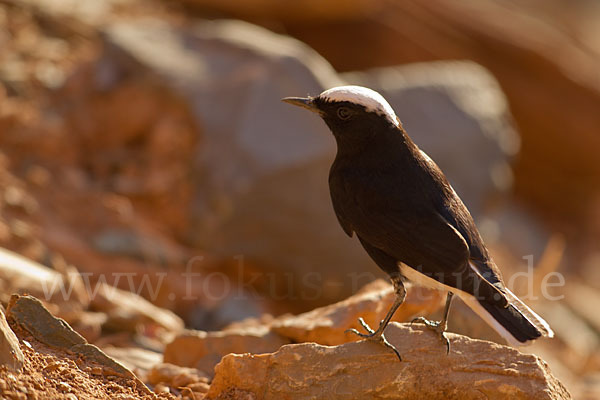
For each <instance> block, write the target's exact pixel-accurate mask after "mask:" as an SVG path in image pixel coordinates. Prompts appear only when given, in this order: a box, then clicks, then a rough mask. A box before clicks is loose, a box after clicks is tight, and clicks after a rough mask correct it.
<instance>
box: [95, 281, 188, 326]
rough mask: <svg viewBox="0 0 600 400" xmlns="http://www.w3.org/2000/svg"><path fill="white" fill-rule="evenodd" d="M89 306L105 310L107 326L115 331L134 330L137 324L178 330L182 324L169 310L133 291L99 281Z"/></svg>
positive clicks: (97, 309) (96, 309)
mask: <svg viewBox="0 0 600 400" xmlns="http://www.w3.org/2000/svg"><path fill="white" fill-rule="evenodd" d="M90 307H92V308H93V309H94V310H95V311H100V312H103V313H106V314H107V315H108V320H107V322H106V324H107V326H111V327H112V328H113V329H116V330H118V331H125V330H127V331H130V332H136V330H137V329H138V327H140V326H144V325H155V326H158V327H160V328H162V329H164V330H165V331H167V332H179V331H181V330H182V329H183V327H184V323H183V320H182V319H181V318H179V317H178V316H177V315H176V314H175V313H173V312H172V311H170V310H167V309H164V308H160V307H157V306H155V305H154V304H152V303H150V302H149V301H148V300H146V299H144V298H143V297H141V296H138V295H137V294H135V293H131V292H127V291H125V290H121V289H118V288H115V287H112V286H109V285H107V284H105V283H99V287H98V291H97V293H96V295H95V296H93V298H92V301H91V303H90Z"/></svg>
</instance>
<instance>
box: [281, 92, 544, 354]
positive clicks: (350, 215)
mask: <svg viewBox="0 0 600 400" xmlns="http://www.w3.org/2000/svg"><path fill="white" fill-rule="evenodd" d="M282 101H284V102H286V103H289V104H292V105H295V106H299V107H303V108H305V109H308V110H309V111H312V112H314V113H316V114H318V115H319V116H320V117H321V118H322V119H323V120H324V122H325V124H326V125H327V126H328V127H329V130H330V131H331V133H332V134H333V137H334V138H335V141H336V144H337V153H336V156H335V159H334V161H333V164H332V165H331V168H330V171H329V189H330V195H331V202H332V204H333V210H334V212H335V215H336V216H337V219H338V221H339V223H340V225H341V227H342V229H343V230H344V232H345V233H346V234H347V235H348V236H350V237H353V236H357V238H358V241H359V242H360V244H361V245H362V247H363V248H364V250H365V251H366V252H367V254H368V255H369V256H370V258H371V259H372V260H373V261H374V262H375V263H376V264H377V265H378V266H379V268H381V269H382V270H383V271H384V272H386V273H387V274H388V276H389V277H390V280H391V282H392V284H393V286H394V291H395V300H394V302H393V304H392V306H391V307H390V310H389V312H388V313H387V314H386V316H385V318H384V319H383V320H382V321H381V322H380V324H379V327H378V328H377V329H372V328H371V327H370V326H369V325H368V324H366V323H365V321H364V320H363V319H362V318H360V319H359V323H360V324H361V325H362V327H363V328H364V329H365V330H366V333H361V332H359V331H358V330H356V329H349V330H348V331H349V332H351V333H353V334H356V335H358V336H360V337H361V338H365V339H369V340H373V341H375V342H379V343H381V344H383V345H384V346H386V347H388V348H389V349H391V350H392V351H393V352H394V353H395V354H396V356H397V357H398V359H400V360H402V357H401V355H400V354H399V352H398V351H397V349H396V348H395V347H394V346H393V345H392V344H390V343H389V341H388V340H387V338H386V337H385V335H384V330H385V328H386V326H387V325H388V323H389V322H390V320H391V319H392V316H393V315H394V313H395V312H396V310H397V309H398V308H399V307H400V306H401V304H402V303H403V302H404V299H405V297H406V289H405V286H404V282H406V281H409V282H412V283H414V284H417V285H420V286H424V287H429V288H434V289H438V290H442V291H445V292H447V296H446V303H445V307H444V312H443V316H442V319H441V320H440V321H430V320H427V319H425V318H423V317H418V318H415V319H414V320H413V321H412V322H413V323H417V322H418V323H423V324H424V325H425V326H426V327H427V328H429V329H431V330H433V331H434V332H435V333H436V334H438V335H439V337H440V339H441V340H442V341H443V342H444V343H445V344H446V353H447V354H449V352H450V341H449V340H448V338H447V336H446V334H445V333H446V330H447V328H448V315H449V312H450V306H451V303H452V299H453V296H458V297H460V299H461V300H462V301H463V302H464V303H466V304H467V305H468V306H469V307H470V308H471V309H472V310H473V311H475V312H476V313H477V314H478V315H479V317H481V318H482V319H483V320H484V321H486V322H487V323H488V324H489V325H490V326H491V327H492V328H494V329H495V330H496V331H497V332H498V333H499V334H500V335H501V336H502V337H504V338H505V340H506V341H507V342H508V343H509V344H511V345H514V346H519V345H523V344H527V343H529V342H531V341H533V340H535V339H538V338H540V337H553V335H554V333H553V332H552V329H551V328H550V326H549V325H548V323H547V322H546V321H544V319H542V318H541V317H540V316H539V315H537V314H536V313H535V312H534V311H533V310H532V309H531V308H529V307H528V306H527V305H526V304H525V303H523V302H522V301H521V300H520V299H519V298H518V297H517V296H515V294H514V293H513V292H511V291H510V290H509V289H508V288H507V287H506V285H505V283H504V281H503V279H502V274H501V272H500V269H499V268H498V266H497V265H496V264H495V262H494V260H493V259H492V257H491V256H490V253H489V251H488V249H487V247H486V245H485V243H484V241H483V239H482V237H481V235H480V234H479V231H478V230H477V227H476V225H475V222H474V220H473V218H472V216H471V214H470V213H469V211H468V209H467V207H466V206H465V204H464V203H463V202H462V200H461V199H460V197H459V196H458V194H457V193H456V192H455V190H454V189H453V188H452V186H451V185H450V183H449V182H448V179H447V178H446V177H445V175H444V173H443V172H442V170H441V169H440V168H439V167H438V166H437V164H436V163H435V162H434V161H433V160H432V159H431V158H430V157H429V156H428V155H427V154H426V153H425V152H424V151H422V150H421V149H420V148H419V147H418V146H417V145H416V144H415V143H414V142H413V141H412V139H411V138H410V137H409V136H408V134H407V133H406V131H405V129H404V127H403V126H402V123H401V121H400V119H399V118H398V116H397V115H396V113H395V112H394V109H393V108H392V107H391V106H390V104H389V103H388V102H387V101H386V100H385V98H384V97H383V96H382V95H381V94H379V93H378V92H376V91H374V90H372V89H369V88H366V87H362V86H354V85H349V86H338V87H333V88H331V89H328V90H325V91H324V92H322V93H321V94H319V95H318V96H309V97H286V98H283V99H282Z"/></svg>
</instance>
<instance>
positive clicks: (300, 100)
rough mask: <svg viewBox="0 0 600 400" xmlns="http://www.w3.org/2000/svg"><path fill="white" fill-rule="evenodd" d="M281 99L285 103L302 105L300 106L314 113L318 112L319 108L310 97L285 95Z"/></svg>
mask: <svg viewBox="0 0 600 400" xmlns="http://www.w3.org/2000/svg"><path fill="white" fill-rule="evenodd" d="M281 101H284V102H286V103H289V104H292V105H295V106H298V107H302V108H306V109H307V110H309V111H312V112H316V113H320V112H319V109H318V108H317V107H316V106H315V104H314V102H313V99H312V98H310V97H307V98H304V97H285V98H283V99H281Z"/></svg>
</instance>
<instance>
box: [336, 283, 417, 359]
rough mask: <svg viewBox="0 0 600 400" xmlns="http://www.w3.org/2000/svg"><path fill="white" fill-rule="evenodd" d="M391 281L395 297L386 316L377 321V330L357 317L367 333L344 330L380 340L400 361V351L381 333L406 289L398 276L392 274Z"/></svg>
mask: <svg viewBox="0 0 600 400" xmlns="http://www.w3.org/2000/svg"><path fill="white" fill-rule="evenodd" d="M392 283H393V284H394V290H395V292H396V298H395V299H394V303H393V304H392V306H391V307H390V310H389V311H388V313H387V314H386V316H385V318H384V319H383V321H381V322H380V323H379V327H378V328H377V330H376V331H374V330H373V329H372V328H371V327H370V326H369V325H368V324H367V323H366V322H365V320H364V319H362V318H359V319H358V322H359V323H360V324H361V325H362V327H363V328H365V330H366V331H367V332H368V333H361V332H359V331H357V330H356V329H347V330H346V332H350V333H353V334H355V335H357V336H360V337H361V338H364V339H368V340H373V341H376V342H380V343H381V344H383V345H384V346H385V347H387V348H389V349H391V350H392V351H393V352H394V353H395V354H396V356H398V359H399V360H400V361H402V357H400V353H398V350H396V348H395V347H394V346H393V345H392V344H391V343H390V342H388V341H387V339H386V338H385V335H384V334H383V331H384V330H385V328H386V326H387V325H388V324H389V323H390V320H391V319H392V317H393V315H394V313H395V312H396V310H397V309H398V307H400V305H401V304H402V303H403V302H404V299H405V298H406V289H404V284H403V283H402V280H401V279H400V276H394V277H392Z"/></svg>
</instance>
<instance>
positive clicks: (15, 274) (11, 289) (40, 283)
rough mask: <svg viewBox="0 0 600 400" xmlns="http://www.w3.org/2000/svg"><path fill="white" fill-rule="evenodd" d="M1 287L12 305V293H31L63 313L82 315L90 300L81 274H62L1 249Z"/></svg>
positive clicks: (4, 299) (72, 272)
mask: <svg viewBox="0 0 600 400" xmlns="http://www.w3.org/2000/svg"><path fill="white" fill-rule="evenodd" d="M0 288H1V289H2V291H1V292H2V293H3V294H4V296H7V297H6V298H3V299H2V300H3V301H5V302H8V300H9V298H8V295H10V294H11V293H27V294H30V295H32V296H35V297H39V298H40V299H44V301H46V302H47V303H51V304H54V305H56V306H57V307H58V309H59V310H60V313H61V314H70V313H79V312H81V310H83V309H85V308H86V307H87V305H88V304H89V298H88V296H87V292H86V291H85V286H84V284H83V281H82V279H81V276H80V275H79V273H77V272H76V271H73V270H69V272H68V273H66V274H64V275H63V274H61V273H59V272H57V271H55V270H52V269H50V268H48V267H45V266H43V265H41V264H38V263H36V262H34V261H31V260H28V259H26V258H24V257H22V256H20V255H18V254H16V253H13V252H11V251H8V250H6V249H2V248H0Z"/></svg>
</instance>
